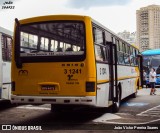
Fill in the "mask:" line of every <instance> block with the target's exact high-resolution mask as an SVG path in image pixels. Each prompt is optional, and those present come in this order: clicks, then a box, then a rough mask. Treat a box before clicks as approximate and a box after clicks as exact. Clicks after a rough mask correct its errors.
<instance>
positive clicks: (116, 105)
mask: <svg viewBox="0 0 160 133" xmlns="http://www.w3.org/2000/svg"><path fill="white" fill-rule="evenodd" d="M120 103H121V92H120V85H119V86H118V102H113V105H112V112H113V113H116V112H118V111H119V108H120Z"/></svg>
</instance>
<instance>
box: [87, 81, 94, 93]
mask: <svg viewBox="0 0 160 133" xmlns="http://www.w3.org/2000/svg"><path fill="white" fill-rule="evenodd" d="M86 92H95V82H86Z"/></svg>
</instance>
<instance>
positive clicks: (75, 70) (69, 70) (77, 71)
mask: <svg viewBox="0 0 160 133" xmlns="http://www.w3.org/2000/svg"><path fill="white" fill-rule="evenodd" d="M81 72H82V70H81V69H64V74H81Z"/></svg>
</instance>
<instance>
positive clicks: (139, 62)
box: [137, 55, 143, 87]
mask: <svg viewBox="0 0 160 133" xmlns="http://www.w3.org/2000/svg"><path fill="white" fill-rule="evenodd" d="M137 59H138V60H137V61H138V67H139V72H140V82H139V86H140V87H142V86H143V58H142V55H137Z"/></svg>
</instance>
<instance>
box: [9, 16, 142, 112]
mask: <svg viewBox="0 0 160 133" xmlns="http://www.w3.org/2000/svg"><path fill="white" fill-rule="evenodd" d="M13 44H14V45H13V58H12V70H11V71H12V73H11V75H12V96H11V100H12V102H13V103H28V104H35V103H36V104H37V103H40V104H51V111H57V110H60V109H64V108H66V107H74V106H75V105H76V106H77V105H78V106H83V105H88V106H93V107H109V106H111V105H112V107H113V111H114V112H116V111H118V109H119V106H120V101H121V100H122V99H124V98H126V97H127V96H130V95H133V96H134V97H135V96H136V94H137V90H138V89H139V87H140V72H139V67H138V64H139V62H138V60H137V56H138V53H139V51H138V49H136V48H135V47H133V46H131V45H130V44H128V43H127V42H125V41H124V40H122V39H121V38H119V37H118V36H117V35H116V34H115V33H113V32H112V31H110V30H109V29H107V28H106V27H104V26H103V25H101V24H100V23H98V22H97V21H95V20H93V19H92V18H90V17H89V16H80V15H50V16H39V17H33V18H27V19H23V20H18V19H15V31H14V42H13Z"/></svg>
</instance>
